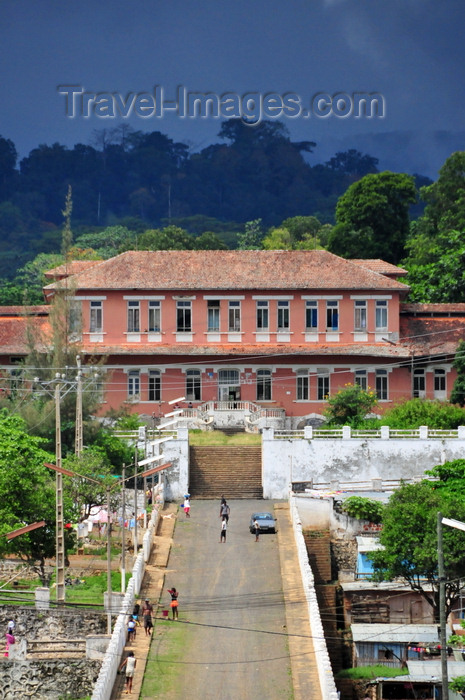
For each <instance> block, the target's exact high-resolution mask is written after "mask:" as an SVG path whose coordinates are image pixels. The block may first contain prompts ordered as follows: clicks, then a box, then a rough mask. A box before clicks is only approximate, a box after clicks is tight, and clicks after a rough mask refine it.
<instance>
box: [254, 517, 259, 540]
mask: <svg viewBox="0 0 465 700" xmlns="http://www.w3.org/2000/svg"><path fill="white" fill-rule="evenodd" d="M253 530H254V533H255V542H258V538H259V536H260V523H259V522H258V520H257V518H255V520H254V521H253Z"/></svg>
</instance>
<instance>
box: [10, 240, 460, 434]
mask: <svg viewBox="0 0 465 700" xmlns="http://www.w3.org/2000/svg"><path fill="white" fill-rule="evenodd" d="M405 274H406V273H405V271H404V270H402V269H401V268H397V267H394V266H393V265H391V264H389V263H385V262H384V261H382V260H345V259H343V258H340V257H338V256H335V255H333V254H331V253H329V252H327V251H325V250H314V251H284V250H276V251H256V250H253V251H128V252H126V253H122V254H121V255H118V256H116V257H114V258H111V259H110V260H105V261H101V262H95V261H92V262H88V263H85V262H82V261H81V262H79V263H77V264H76V263H70V264H69V265H68V266H62V267H60V268H57V269H56V270H52V271H51V272H50V273H48V276H49V278H50V279H53V280H54V281H53V282H52V283H51V284H49V285H48V286H47V287H46V288H45V290H44V291H45V294H46V299H47V301H51V300H52V298H53V296H54V294H55V293H56V292H57V290H60V289H61V290H63V289H68V290H69V295H70V296H72V297H73V301H72V305H73V314H72V318H73V328H72V338H73V339H74V340H75V341H77V342H78V343H79V344H80V345H81V348H82V355H83V357H84V358H87V359H89V358H92V357H93V358H102V357H104V358H105V365H106V367H107V370H108V374H107V377H106V383H105V392H104V400H105V403H104V404H103V406H102V412H106V411H107V410H108V409H109V408H118V407H120V406H121V404H123V403H127V404H128V405H129V406H130V409H131V410H132V411H134V412H137V413H140V414H145V415H148V416H152V415H154V416H158V415H159V414H160V413H166V410H167V406H166V404H167V402H169V401H171V400H173V399H175V398H177V397H180V396H184V397H185V402H183V406H184V407H185V406H186V404H187V403H188V402H191V403H192V405H193V407H198V406H199V405H201V404H203V403H205V402H208V401H215V402H217V401H229V402H253V403H255V404H259V405H261V406H262V407H269V408H281V409H284V411H285V413H286V415H287V416H288V417H289V418H290V419H291V421H290V423H291V424H292V426H293V427H296V426H297V425H299V424H301V423H302V421H304V419H308V418H309V417H310V416H311V415H312V414H321V413H322V412H323V410H324V408H325V404H326V397H327V396H328V394H330V393H334V392H336V391H338V390H339V389H340V388H342V387H343V386H344V385H345V384H347V383H358V384H360V385H361V386H362V387H364V388H372V389H373V390H374V391H376V393H377V395H378V399H379V401H380V404H379V406H380V408H381V410H382V409H383V407H385V406H390V405H392V403H394V402H396V401H398V400H400V399H402V398H409V397H412V396H425V397H428V398H439V399H445V398H447V397H448V395H449V393H450V391H451V389H452V385H453V381H454V378H455V373H454V370H453V369H452V367H451V361H452V359H453V355H454V352H455V349H456V346H457V343H458V341H459V340H460V338H461V337H463V328H464V320H465V305H462V304H454V305H436V304H433V305H422V304H406V303H404V302H405V299H406V297H407V294H408V287H407V286H406V285H405V284H403V283H402V282H400V281H399V278H401V277H403V276H405ZM0 340H1V323H0ZM0 352H2V343H1V342H0ZM3 355H4V360H3V363H4V364H5V363H6V364H7V363H8V356H7V353H3Z"/></svg>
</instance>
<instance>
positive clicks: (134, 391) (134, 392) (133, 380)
mask: <svg viewBox="0 0 465 700" xmlns="http://www.w3.org/2000/svg"><path fill="white" fill-rule="evenodd" d="M136 397H140V370H139V369H131V370H129V372H128V398H130V399H133V398H136Z"/></svg>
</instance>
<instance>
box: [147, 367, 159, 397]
mask: <svg viewBox="0 0 465 700" xmlns="http://www.w3.org/2000/svg"><path fill="white" fill-rule="evenodd" d="M148 389H149V395H148V400H149V401H158V402H160V401H161V372H160V370H159V369H149V387H148Z"/></svg>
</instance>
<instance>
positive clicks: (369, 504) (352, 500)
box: [342, 496, 384, 523]
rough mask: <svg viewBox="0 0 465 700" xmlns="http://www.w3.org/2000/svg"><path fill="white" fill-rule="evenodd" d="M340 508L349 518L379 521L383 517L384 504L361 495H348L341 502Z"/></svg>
mask: <svg viewBox="0 0 465 700" xmlns="http://www.w3.org/2000/svg"><path fill="white" fill-rule="evenodd" d="M342 510H343V511H344V512H345V513H347V515H350V517H351V518H357V519H358V520H369V521H370V522H372V523H380V522H381V521H382V519H383V510H384V504H383V503H381V501H375V500H373V499H371V498H364V497H363V496H350V497H349V498H346V500H345V501H344V503H343V504H342Z"/></svg>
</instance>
